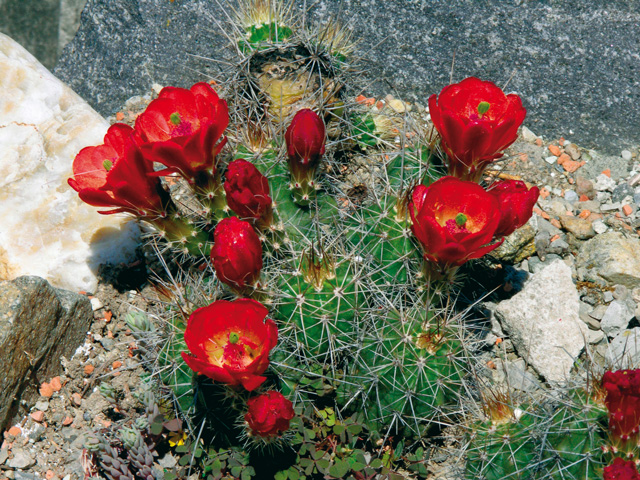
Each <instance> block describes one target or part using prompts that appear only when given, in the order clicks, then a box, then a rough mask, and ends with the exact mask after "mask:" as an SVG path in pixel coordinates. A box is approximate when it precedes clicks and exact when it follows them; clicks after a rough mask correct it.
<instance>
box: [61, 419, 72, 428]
mask: <svg viewBox="0 0 640 480" xmlns="http://www.w3.org/2000/svg"><path fill="white" fill-rule="evenodd" d="M72 423H73V418H71V417H64V419H63V420H62V425H64V426H65V427H68V426H69V425H71V424H72Z"/></svg>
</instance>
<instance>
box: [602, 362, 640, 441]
mask: <svg viewBox="0 0 640 480" xmlns="http://www.w3.org/2000/svg"><path fill="white" fill-rule="evenodd" d="M602 386H603V387H604V389H605V390H606V392H607V396H606V398H605V405H606V406H607V410H609V430H610V431H611V434H612V436H613V438H614V439H616V440H622V441H623V442H624V441H627V440H629V439H630V438H631V437H635V436H637V435H638V429H639V427H640V369H638V370H617V371H615V372H605V374H604V376H603V377H602Z"/></svg>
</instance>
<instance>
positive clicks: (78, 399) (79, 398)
mask: <svg viewBox="0 0 640 480" xmlns="http://www.w3.org/2000/svg"><path fill="white" fill-rule="evenodd" d="M71 400H72V401H73V403H74V404H76V405H77V406H78V407H79V406H80V405H82V395H80V394H79V393H78V392H76V393H74V394H73V395H71Z"/></svg>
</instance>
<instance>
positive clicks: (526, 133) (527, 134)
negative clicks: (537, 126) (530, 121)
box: [521, 126, 538, 143]
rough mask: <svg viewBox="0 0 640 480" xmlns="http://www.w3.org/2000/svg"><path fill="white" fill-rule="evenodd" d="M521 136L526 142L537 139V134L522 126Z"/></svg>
mask: <svg viewBox="0 0 640 480" xmlns="http://www.w3.org/2000/svg"><path fill="white" fill-rule="evenodd" d="M521 132H522V138H523V139H524V140H525V141H526V142H531V143H534V142H535V141H536V140H537V139H538V135H536V134H535V133H533V132H532V131H531V130H529V129H528V128H527V127H525V126H523V127H522V130H521Z"/></svg>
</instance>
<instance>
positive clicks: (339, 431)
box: [333, 424, 346, 435]
mask: <svg viewBox="0 0 640 480" xmlns="http://www.w3.org/2000/svg"><path fill="white" fill-rule="evenodd" d="M345 430H346V427H345V426H344V425H342V424H339V425H334V427H333V433H335V434H336V435H342V434H343V433H344V431H345Z"/></svg>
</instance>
